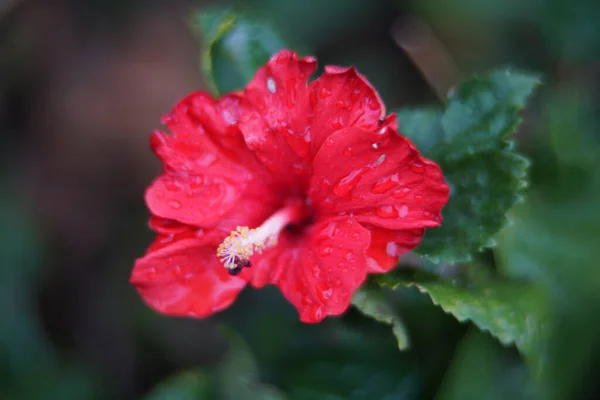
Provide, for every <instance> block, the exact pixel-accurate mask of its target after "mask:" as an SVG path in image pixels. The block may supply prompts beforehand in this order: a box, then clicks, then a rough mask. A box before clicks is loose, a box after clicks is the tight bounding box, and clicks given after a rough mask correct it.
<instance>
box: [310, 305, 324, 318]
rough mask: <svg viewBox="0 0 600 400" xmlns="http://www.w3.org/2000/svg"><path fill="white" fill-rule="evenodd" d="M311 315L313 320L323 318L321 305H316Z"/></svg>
mask: <svg viewBox="0 0 600 400" xmlns="http://www.w3.org/2000/svg"><path fill="white" fill-rule="evenodd" d="M312 317H313V319H314V320H316V321H320V320H321V318H323V308H322V307H321V306H318V307H316V308H315V309H314V311H313V313H312Z"/></svg>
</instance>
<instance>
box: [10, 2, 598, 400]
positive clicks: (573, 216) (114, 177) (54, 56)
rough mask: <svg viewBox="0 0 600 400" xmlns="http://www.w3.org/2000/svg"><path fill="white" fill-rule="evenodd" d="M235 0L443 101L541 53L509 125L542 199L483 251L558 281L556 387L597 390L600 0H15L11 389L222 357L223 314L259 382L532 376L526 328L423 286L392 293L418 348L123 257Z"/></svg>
mask: <svg viewBox="0 0 600 400" xmlns="http://www.w3.org/2000/svg"><path fill="white" fill-rule="evenodd" d="M229 4H231V5H233V6H235V7H236V8H237V9H239V10H245V11H246V12H247V13H249V15H251V16H252V17H255V18H258V19H260V20H262V21H265V22H267V23H269V24H270V25H271V26H272V27H273V28H275V29H276V30H278V31H279V32H280V33H281V34H282V35H283V37H285V38H286V39H287V40H288V41H289V42H290V43H294V44H295V45H296V46H298V48H300V49H302V51H304V52H308V53H310V54H314V55H316V56H317V57H318V59H319V62H320V65H321V66H322V65H323V64H325V63H333V64H338V65H349V64H352V65H356V66H357V67H358V69H359V71H360V72H361V73H363V74H364V75H366V76H367V78H368V79H369V80H370V81H371V82H372V83H373V84H374V86H375V87H376V88H378V89H379V91H380V94H381V96H382V97H383V99H384V101H385V102H386V104H387V106H388V108H389V109H396V108H400V107H404V106H419V105H424V104H431V103H435V102H438V101H439V100H438V99H439V96H440V95H442V96H443V95H444V94H445V93H446V91H447V90H448V89H449V88H450V87H451V86H452V85H454V84H455V83H457V82H458V81H459V80H460V79H461V78H462V77H465V76H468V75H470V74H472V73H476V72H485V71H487V70H489V69H490V68H492V67H496V66H498V65H510V66H515V67H518V68H522V69H525V70H530V71H535V72H539V73H541V74H542V77H543V80H544V85H543V87H542V88H541V89H540V90H539V91H538V92H537V94H536V95H535V97H534V98H533V100H532V103H531V105H530V106H529V107H528V108H527V109H526V110H525V112H524V114H523V116H524V119H525V124H524V125H523V126H522V128H521V129H520V131H519V133H518V135H517V140H518V146H519V148H520V149H521V150H522V151H523V152H524V153H526V154H528V155H529V156H530V157H531V159H532V160H533V168H532V172H531V179H532V182H531V188H530V193H531V195H530V197H528V200H527V203H526V204H528V205H529V206H531V208H526V209H522V210H521V211H520V214H519V213H517V214H516V216H515V218H517V223H516V225H515V226H516V227H513V228H510V229H509V230H507V231H505V232H504V233H503V234H502V235H501V237H500V240H499V243H500V247H499V250H497V251H496V252H489V253H487V254H485V255H484V256H485V257H484V258H485V260H487V262H488V263H489V265H490V268H496V264H497V263H498V262H500V261H498V260H501V262H502V263H503V265H504V267H503V273H506V274H508V275H511V276H512V277H518V278H520V279H529V280H536V279H537V280H540V281H543V282H545V283H547V284H548V286H549V287H550V288H551V292H552V293H553V299H554V300H553V303H552V304H553V307H554V308H557V309H559V310H560V313H559V314H560V315H561V316H563V317H564V318H565V319H564V321H563V322H564V324H561V326H562V327H563V329H562V330H559V329H556V332H555V334H556V335H558V336H557V337H558V338H560V339H558V340H555V341H554V342H552V343H554V344H556V343H560V346H557V347H556V349H552V350H556V351H555V352H553V354H557V356H556V357H554V358H553V357H550V359H549V360H548V363H550V364H551V369H553V370H555V373H554V375H553V376H556V377H557V379H556V382H554V383H555V384H556V385H557V388H554V387H552V386H549V387H548V388H547V390H548V391H549V392H553V391H554V390H555V389H556V391H557V393H563V392H564V393H568V394H569V396H568V397H567V398H569V397H570V398H578V399H579V398H595V396H596V395H600V391H599V390H598V389H597V388H594V386H595V385H594V383H593V382H594V381H595V378H597V376H595V374H597V372H595V371H597V368H595V367H597V366H598V362H597V358H596V357H595V355H596V353H597V350H598V348H599V346H598V341H597V339H596V337H600V335H597V333H600V332H599V331H600V320H598V318H599V316H600V300H599V299H600V297H599V295H598V293H600V290H596V289H600V273H599V272H598V269H599V268H600V263H599V262H598V259H599V257H598V256H599V255H600V246H598V245H600V184H599V183H598V182H599V179H598V177H599V174H598V172H597V171H598V159H599V155H600V152H599V151H598V141H599V135H600V133H599V132H600V131H599V128H600V114H599V113H598V112H599V111H600V110H599V108H600V107H599V104H600V27H599V25H598V21H600V2H598V1H596V0H547V1H543V0H531V1H523V0H483V1H481V0H378V1H366V0H328V1H322V0H303V1H297V0H255V1H242V0H239V1H233V2H216V1H213V2H191V1H182V0H171V1H161V0H132V1H119V0H53V1H48V0H2V1H1V2H0V263H1V264H0V324H1V326H0V399H26V400H28V399H136V398H141V397H142V396H143V395H144V394H146V393H148V392H149V391H150V390H151V389H152V388H153V387H155V386H156V385H157V384H158V383H159V382H160V381H162V380H163V379H165V378H167V377H169V376H171V375H172V374H174V373H176V372H177V371H182V370H186V369H190V368H192V369H198V368H200V369H203V370H205V371H209V372H210V371H212V369H214V366H215V365H216V364H217V363H219V361H220V360H221V358H222V356H223V354H224V352H225V351H226V350H227V346H228V340H227V335H224V334H223V331H222V330H221V328H220V327H221V326H228V327H229V328H230V329H232V330H234V331H235V332H237V334H238V335H239V336H240V337H241V338H243V339H244V340H245V342H246V343H247V346H248V348H249V349H251V351H252V352H253V354H254V357H255V358H256V360H257V363H258V364H259V366H260V370H261V373H260V374H261V379H262V380H263V381H264V382H267V383H272V384H276V385H277V386H279V387H280V388H282V389H285V390H286V391H288V392H291V393H293V394H294V398H307V399H308V398H314V399H318V398H323V399H346V398H352V399H384V398H385V399H404V398H406V399H419V398H423V399H427V398H432V397H434V396H437V398H443V399H453V398H457V399H470V398H473V399H504V398H512V399H518V398H531V396H532V394H533V393H534V391H535V386H536V385H535V384H534V383H532V377H531V374H530V373H529V372H528V370H527V368H526V367H525V365H524V363H523V361H522V359H521V357H520V356H519V354H518V352H517V351H516V350H515V349H514V348H506V347H503V346H501V345H499V344H498V343H497V342H496V341H495V340H494V339H493V338H491V337H490V336H488V335H487V334H484V333H479V332H478V331H477V330H476V329H475V328H474V327H473V326H470V325H469V324H460V323H458V322H456V321H455V320H454V319H453V318H452V317H450V316H448V315H446V314H444V313H443V312H442V311H441V310H439V309H438V308H437V307H435V306H434V305H432V304H431V302H430V300H429V299H428V298H426V297H424V296H421V295H419V294H418V293H415V292H414V291H410V290H407V291H404V292H402V293H399V294H394V295H393V298H392V300H394V301H396V302H397V307H398V309H399V312H400V314H401V315H402V316H403V318H404V321H405V324H406V326H407V327H408V331H409V333H410V335H411V338H412V347H411V349H410V350H409V351H406V352H404V353H400V352H397V351H395V349H396V344H395V341H394V338H393V336H392V334H391V331H390V329H389V328H388V327H386V326H382V325H379V324H377V323H375V322H372V321H371V320H369V319H367V318H365V317H363V316H361V315H359V314H358V313H357V312H356V311H350V312H349V313H348V314H347V315H346V316H344V317H343V318H331V319H329V320H327V321H326V322H324V323H323V324H320V325H310V326H308V325H302V324H300V323H299V322H298V320H297V319H298V318H297V314H296V312H295V310H294V309H293V308H292V307H291V306H289V305H288V304H287V303H286V302H285V300H284V299H283V297H282V296H281V295H280V294H279V293H278V292H277V290H275V289H266V290H261V291H260V292H259V291H254V290H252V289H247V290H246V291H244V292H243V293H242V295H241V296H240V298H239V300H238V301H237V302H236V303H235V305H234V306H233V307H232V308H231V309H229V310H227V311H225V312H223V313H221V314H219V315H217V316H215V317H213V318H210V319H208V320H203V321H198V320H188V319H179V318H167V317H163V316H160V315H158V314H155V313H154V312H152V311H151V310H149V309H148V308H147V307H146V306H145V305H144V304H143V303H142V301H141V300H140V298H139V297H138V296H137V294H136V293H135V291H134V289H133V288H132V286H130V285H129V283H128V278H129V273H130V270H131V267H132V265H133V261H134V259H135V258H136V257H138V256H141V255H142V254H143V252H144V251H145V247H146V246H147V245H148V244H149V243H150V241H151V240H152V234H151V232H150V231H149V230H148V229H147V228H146V220H147V217H148V214H147V211H146V209H145V207H144V204H143V191H144V188H145V187H146V186H147V185H148V184H149V183H150V182H151V180H152V179H153V177H154V176H156V175H157V174H158V173H159V171H160V165H159V162H158V160H157V159H155V157H154V156H153V154H152V153H151V152H150V150H149V147H148V139H149V135H150V132H151V131H152V130H153V129H155V128H158V127H160V126H159V122H158V121H159V119H160V117H161V116H162V115H163V114H165V113H166V112H168V111H169V110H170V108H171V107H172V106H173V105H174V103H175V101H176V100H177V99H179V98H181V97H183V96H184V95H186V94H187V93H188V92H190V91H192V90H195V89H199V88H200V89H202V88H205V87H206V85H205V82H204V81H203V78H202V74H201V72H200V68H199V57H200V51H201V48H200V45H199V42H198V40H197V39H196V38H194V37H193V35H192V33H191V31H190V30H189V27H188V17H189V13H190V10H191V9H192V7H205V6H208V5H211V6H214V5H229ZM527 210H529V211H527ZM532 210H533V211H532ZM534 211H535V212H534ZM519 215H521V216H522V218H521V219H519V218H520V217H519ZM531 254H533V255H534V256H533V259H532V257H531ZM571 376H573V377H571ZM565 377H568V378H565ZM563 378H564V379H563ZM231 379H232V380H235V376H232V377H231ZM563 380H564V382H563ZM554 383H552V384H554ZM563 383H564V384H563ZM220 384H224V385H226V384H227V381H224V382H221V383H220ZM546 384H548V385H551V383H548V382H547V383H546ZM561 391H563V392H561ZM171 395H172V397H170V398H173V399H177V398H189V397H183V396H185V394H183V393H182V394H180V395H178V394H173V393H172V394H171ZM246 396H249V397H247V398H250V399H251V398H257V397H253V396H252V394H246ZM311 396H312V397H311ZM571 396H572V397H571ZM239 398H242V397H239Z"/></svg>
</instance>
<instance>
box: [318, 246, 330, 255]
mask: <svg viewBox="0 0 600 400" xmlns="http://www.w3.org/2000/svg"><path fill="white" fill-rule="evenodd" d="M332 251H333V249H332V248H331V247H329V246H326V247H323V248H322V249H321V252H320V253H321V255H322V256H328V255H330V254H331V252H332Z"/></svg>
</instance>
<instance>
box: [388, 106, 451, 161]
mask: <svg viewBox="0 0 600 400" xmlns="http://www.w3.org/2000/svg"><path fill="white" fill-rule="evenodd" d="M396 114H397V115H398V126H399V130H400V133H401V134H402V135H404V136H406V137H407V138H409V139H410V140H411V141H412V142H413V143H414V144H415V146H417V149H419V151H420V152H421V153H422V154H424V155H428V154H429V152H430V151H431V149H432V148H433V147H434V146H435V145H436V144H438V143H439V142H440V141H441V140H442V138H443V132H442V111H441V110H438V109H435V108H421V109H418V108H407V109H401V110H398V111H396Z"/></svg>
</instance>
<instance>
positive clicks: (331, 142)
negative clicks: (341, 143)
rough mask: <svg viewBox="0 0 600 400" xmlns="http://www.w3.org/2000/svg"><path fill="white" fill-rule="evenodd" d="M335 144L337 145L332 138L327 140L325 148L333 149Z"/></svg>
mask: <svg viewBox="0 0 600 400" xmlns="http://www.w3.org/2000/svg"><path fill="white" fill-rule="evenodd" d="M334 144H335V142H334V140H333V139H332V138H327V140H326V141H325V146H327V147H331V146H333V145H334Z"/></svg>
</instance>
